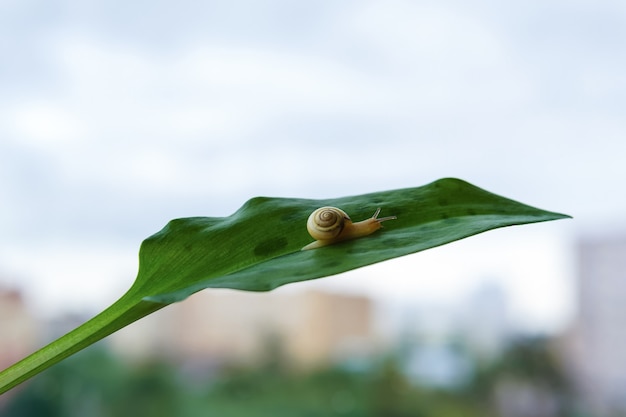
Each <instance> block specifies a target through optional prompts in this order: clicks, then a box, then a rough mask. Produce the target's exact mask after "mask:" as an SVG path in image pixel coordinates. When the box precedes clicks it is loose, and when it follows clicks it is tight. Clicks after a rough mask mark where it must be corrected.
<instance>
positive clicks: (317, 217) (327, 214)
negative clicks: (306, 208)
mask: <svg viewBox="0 0 626 417" xmlns="http://www.w3.org/2000/svg"><path fill="white" fill-rule="evenodd" d="M346 221H350V216H348V215H347V214H346V212H345V211H343V210H340V209H338V208H336V207H321V208H318V209H317V210H315V211H314V212H313V213H311V215H310V216H309V219H308V220H307V222H306V228H307V230H308V231H309V234H310V235H311V236H312V237H313V238H314V239H318V240H327V239H333V238H335V237H337V236H338V235H339V233H341V231H342V230H343V228H344V226H345V223H346Z"/></svg>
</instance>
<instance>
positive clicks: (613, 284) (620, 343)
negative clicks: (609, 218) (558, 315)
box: [568, 235, 626, 416]
mask: <svg viewBox="0 0 626 417" xmlns="http://www.w3.org/2000/svg"><path fill="white" fill-rule="evenodd" d="M578 250H579V253H578V255H579V262H580V264H579V275H578V315H577V317H576V319H575V323H574V326H573V329H572V332H571V335H570V338H571V339H570V340H569V346H570V350H569V352H568V354H569V355H568V356H569V362H570V364H569V366H570V368H571V371H572V375H573V378H574V380H575V383H576V386H577V388H578V389H579V391H580V393H581V394H582V399H583V400H584V402H585V404H586V405H587V406H588V407H589V408H590V409H591V411H592V412H594V413H595V414H596V415H601V416H609V415H611V416H613V415H624V414H625V413H626V327H625V326H624V323H625V320H626V235H622V236H620V237H606V238H593V239H584V240H582V241H581V243H580V244H579V248H578Z"/></svg>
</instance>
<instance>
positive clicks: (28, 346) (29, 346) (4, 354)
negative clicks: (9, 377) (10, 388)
mask: <svg viewBox="0 0 626 417" xmlns="http://www.w3.org/2000/svg"><path fill="white" fill-rule="evenodd" d="M38 330H39V326H38V325H37V321H36V320H35V318H34V317H33V315H32V314H31V312H30V311H29V310H28V308H27V306H26V303H25V302H24V298H23V297H22V294H21V293H20V292H19V291H16V290H9V289H2V288H0V370H3V369H5V368H8V367H9V366H11V365H13V364H14V363H15V362H17V361H19V360H21V359H22V358H24V357H25V356H27V355H28V354H30V353H31V352H32V351H33V350H35V347H36V345H37V343H38V342H39V338H38ZM8 396H10V393H8V394H6V395H0V405H2V403H3V401H6V400H7V398H8Z"/></svg>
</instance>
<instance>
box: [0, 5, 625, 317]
mask: <svg viewBox="0 0 626 417" xmlns="http://www.w3.org/2000/svg"><path fill="white" fill-rule="evenodd" d="M0 53H1V56H2V59H1V60H0V285H5V286H14V287H19V288H21V289H23V290H24V291H25V292H26V294H27V297H28V300H29V301H30V302H31V303H32V305H33V306H37V307H38V308H39V309H40V311H42V312H54V313H59V312H62V311H65V310H69V311H73V310H74V311H75V310H80V309H90V311H95V310H97V309H99V308H101V307H105V306H106V305H108V304H109V303H110V302H112V301H113V300H114V299H115V298H116V297H117V296H119V295H121V293H122V292H123V291H124V290H125V289H126V288H128V287H129V286H130V284H131V283H132V281H133V279H134V276H135V273H136V267H137V265H136V254H137V250H138V247H139V244H140V242H141V241H142V240H143V239H144V238H145V237H147V236H149V235H151V234H152V233H154V232H156V231H158V230H159V229H160V228H161V227H162V226H163V225H164V224H165V223H166V222H167V221H168V220H169V219H171V218H176V217H186V216H196V215H204V216H225V215H229V214H231V213H232V212H233V211H235V210H236V209H237V208H238V207H239V206H241V204H243V202H245V201H246V200H247V199H249V198H251V197H253V196H257V195H269V196H285V197H306V198H322V197H339V196H344V195H351V194H360V193H365V192H372V191H378V190H383V189H394V188H401V187H412V186H419V185H423V184H426V183H428V182H431V181H433V180H435V179H437V178H441V177H448V176H455V177H460V178H463V179H465V180H468V181H470V182H472V183H474V184H476V185H478V186H481V187H483V188H486V189H488V190H490V191H493V192H496V193H499V194H502V195H505V196H507V197H510V198H513V199H517V200H520V201H522V202H525V203H528V204H531V205H535V206H538V207H541V208H546V209H549V210H554V211H560V212H565V213H568V214H571V215H573V216H574V217H575V220H573V221H571V220H570V221H559V222H554V223H545V224H539V225H530V226H524V227H519V228H510V229H503V230H498V231H493V232H490V233H487V234H484V235H481V236H477V237H473V238H470V239H467V240H465V241H462V242H457V243H455V244H452V245H449V246H447V247H442V248H438V249H434V250H431V251H427V252H424V253H421V254H417V255H413V256H410V257H407V258H404V259H400V260H394V261H390V262H387V263H384V264H382V265H377V266H375V267H372V268H365V269H362V270H359V271H354V272H352V273H349V274H345V275H343V276H340V277H332V278H328V279H324V280H320V281H319V282H317V283H315V284H314V285H318V286H319V285H322V286H326V287H328V286H331V287H332V286H334V287H336V288H337V289H340V290H342V291H353V292H364V293H367V294H371V295H374V296H377V297H379V298H380V299H384V300H401V301H403V302H412V303H416V304H420V303H439V302H441V303H446V302H450V303H453V302H455V300H458V299H459V298H461V297H463V296H465V295H466V294H467V293H470V292H471V291H473V289H475V288H476V287H479V286H480V285H481V283H482V282H484V281H485V280H487V281H492V282H496V283H498V284H499V285H502V286H503V287H504V288H505V290H506V292H507V295H508V298H509V300H510V304H511V308H512V310H513V314H514V315H515V316H516V317H517V318H518V319H519V320H520V321H522V322H524V323H525V324H527V325H529V326H531V327H532V326H535V327H537V328H549V327H551V326H552V327H554V326H556V327H558V326H562V325H563V323H565V322H566V321H567V318H568V317H569V316H570V315H571V314H572V311H573V294H574V287H573V285H572V284H573V283H574V278H575V275H574V274H575V267H576V259H575V245H576V239H579V238H580V237H581V236H585V235H589V234H601V233H604V232H605V231H608V230H611V231H613V232H615V231H616V230H618V231H619V230H623V231H624V232H625V233H626V216H625V213H626V193H624V192H623V191H622V190H623V188H624V183H625V182H626V168H624V156H626V117H624V116H625V114H626V3H624V2H623V1H619V0H577V1H561V0H547V1H546V0H541V1H540V0H530V1H525V2H498V1H493V0H482V1H480V0H478V1H469V2H468V1H455V0H443V1H441V0H440V1H408V0H407V1H403V0H392V1H385V2H382V1H343V2H337V1H315V2H289V1H281V0H273V1H264V2H257V1H246V0H241V1H219V2H215V1H206V2H199V1H177V2H171V1H152V2H125V1H118V0H114V1H77V0H57V1H43V0H20V1H18V0H2V1H0ZM300 285H301V287H302V288H307V286H308V285H309V284H300ZM294 287H295V286H294Z"/></svg>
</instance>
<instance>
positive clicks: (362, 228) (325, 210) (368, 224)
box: [302, 207, 396, 250]
mask: <svg viewBox="0 0 626 417" xmlns="http://www.w3.org/2000/svg"><path fill="white" fill-rule="evenodd" d="M379 213H380V208H379V209H377V210H376V212H375V213H374V215H373V216H372V217H370V218H369V219H366V220H363V221H360V222H356V223H353V222H352V220H351V219H350V216H348V214H347V213H346V212H345V211H343V210H341V209H338V208H336V207H321V208H318V209H317V210H315V211H314V212H313V213H311V215H310V216H309V219H308V220H307V223H306V228H307V230H308V231H309V234H310V235H311V237H313V239H315V242H312V243H309V244H308V245H306V246H305V247H303V248H302V250H308V249H315V248H320V247H322V246H328V245H332V244H334V243H337V242H343V241H344V240H351V239H358V238H360V237H363V236H367V235H370V234H372V233H374V232H375V231H376V230H378V229H380V228H381V227H383V226H382V224H381V223H382V222H384V221H387V220H392V219H396V216H389V217H382V218H380V219H379V218H378V214H379Z"/></svg>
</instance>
